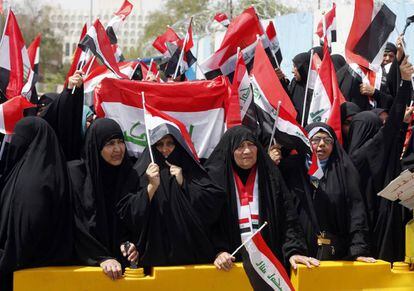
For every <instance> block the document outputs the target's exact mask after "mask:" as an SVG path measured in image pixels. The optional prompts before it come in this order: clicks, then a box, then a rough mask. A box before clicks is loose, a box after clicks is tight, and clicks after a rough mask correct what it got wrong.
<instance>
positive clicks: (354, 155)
mask: <svg viewBox="0 0 414 291" xmlns="http://www.w3.org/2000/svg"><path fill="white" fill-rule="evenodd" d="M410 94H411V84H410V82H408V81H403V82H402V83H401V86H399V88H398V94H397V97H396V99H395V101H394V103H393V105H392V107H391V110H390V113H389V116H388V119H387V122H386V123H385V125H384V126H383V127H381V125H382V122H381V120H380V118H379V117H378V116H377V115H376V114H375V113H374V112H361V113H359V114H357V115H355V116H354V118H353V119H352V122H351V127H350V132H349V139H350V146H349V150H348V152H349V155H350V157H351V159H352V161H353V162H354V165H355V166H356V168H357V169H358V171H359V173H360V176H361V177H363V179H361V189H362V191H364V192H365V195H366V201H367V206H368V213H369V218H370V224H371V231H372V232H373V239H372V241H373V247H374V255H375V256H377V257H378V258H380V259H384V260H387V261H396V260H397V261H398V260H402V259H403V258H404V222H403V218H402V206H400V205H398V202H391V201H388V200H386V199H385V198H382V197H379V196H377V193H378V192H380V191H381V190H382V189H383V188H384V187H385V186H387V185H388V183H389V182H391V181H392V179H394V178H395V177H396V176H397V175H398V174H399V173H400V171H401V166H400V156H401V152H402V147H403V137H404V136H405V134H404V133H403V132H401V130H402V128H403V117H404V112H405V104H406V102H407V100H408V99H409V97H410Z"/></svg>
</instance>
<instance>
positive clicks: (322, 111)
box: [308, 43, 345, 143]
mask: <svg viewBox="0 0 414 291" xmlns="http://www.w3.org/2000/svg"><path fill="white" fill-rule="evenodd" d="M343 102H345V98H344V97H343V95H342V92H341V90H340V89H339V86H338V80H337V78H336V73H335V67H334V65H333V63H332V59H331V55H330V53H329V49H328V45H327V43H325V44H324V58H323V61H322V63H321V66H320V69H319V72H318V76H317V78H316V82H315V88H314V90H313V97H312V102H311V105H310V107H309V116H308V124H311V123H314V122H325V123H327V124H329V125H330V126H331V127H332V128H333V129H334V131H335V133H336V136H337V138H338V140H339V142H341V143H342V134H341V111H340V106H341V104H342V103H343Z"/></svg>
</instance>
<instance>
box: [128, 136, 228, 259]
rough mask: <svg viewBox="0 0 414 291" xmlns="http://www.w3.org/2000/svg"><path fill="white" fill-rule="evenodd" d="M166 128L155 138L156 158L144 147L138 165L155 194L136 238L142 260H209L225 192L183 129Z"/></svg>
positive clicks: (146, 183) (153, 148) (150, 191)
mask: <svg viewBox="0 0 414 291" xmlns="http://www.w3.org/2000/svg"><path fill="white" fill-rule="evenodd" d="M164 129H165V130H163V131H162V132H161V131H160V132H158V135H157V136H158V138H151V142H152V143H154V144H153V145H152V147H151V148H152V152H153V155H154V163H151V159H150V155H149V151H148V148H146V150H145V151H144V152H143V154H142V155H141V157H140V159H139V160H138V162H137V164H136V166H135V168H136V170H137V171H138V174H139V176H140V177H141V181H142V183H143V185H142V186H143V188H144V189H147V191H146V192H147V193H148V195H149V196H150V200H151V202H150V205H149V206H148V208H147V210H148V209H149V215H148V216H147V218H146V220H145V221H144V222H143V224H144V226H143V231H142V232H141V236H140V239H139V242H138V250H139V253H140V254H141V255H142V256H141V258H140V265H142V266H144V267H148V266H162V265H188V264H201V263H209V262H211V261H212V260H213V259H214V256H215V252H214V249H213V245H212V243H211V239H210V227H211V225H212V224H213V223H214V222H216V221H217V219H218V215H219V212H220V210H221V207H222V204H223V201H224V193H223V191H222V189H220V188H219V187H217V186H216V185H215V184H214V183H213V182H212V180H211V179H210V177H209V176H208V175H207V173H206V172H205V170H204V169H203V168H202V167H201V165H200V164H199V163H198V162H197V161H196V160H195V159H194V157H193V155H192V153H191V151H190V150H189V148H188V146H187V145H186V143H185V142H184V140H183V138H182V137H181V134H180V133H179V132H178V131H175V130H174V129H167V128H164ZM122 202H124V200H123V201H122ZM134 204H135V205H136V203H134ZM142 211H143V209H142ZM136 213H139V211H136ZM139 216H140V217H142V216H143V215H142V214H139Z"/></svg>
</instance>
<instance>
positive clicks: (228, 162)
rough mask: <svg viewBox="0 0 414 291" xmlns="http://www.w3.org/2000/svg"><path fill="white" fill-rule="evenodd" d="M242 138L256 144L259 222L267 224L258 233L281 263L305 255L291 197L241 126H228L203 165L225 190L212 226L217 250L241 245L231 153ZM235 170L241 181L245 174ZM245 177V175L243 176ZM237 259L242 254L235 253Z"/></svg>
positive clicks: (257, 144) (278, 176)
mask: <svg viewBox="0 0 414 291" xmlns="http://www.w3.org/2000/svg"><path fill="white" fill-rule="evenodd" d="M245 140H248V141H251V142H253V143H254V144H255V145H256V146H257V163H256V165H257V169H258V179H259V180H258V185H259V225H262V224H263V223H264V222H265V221H267V222H268V223H269V225H268V226H267V227H265V228H264V229H263V230H262V231H261V233H262V236H263V238H264V240H265V241H266V243H267V245H268V246H269V248H270V249H271V250H272V252H273V253H274V254H275V255H276V257H277V258H278V259H279V260H280V261H281V262H282V263H285V264H286V263H287V261H288V259H289V258H290V257H291V256H292V255H295V254H305V253H306V246H305V243H304V240H303V232H302V230H301V228H300V226H299V224H298V220H297V215H296V213H295V211H294V209H293V205H292V197H291V196H290V192H289V191H288V190H287V188H286V186H285V184H284V181H283V179H282V176H281V174H280V172H279V170H278V168H277V167H276V166H275V164H274V162H273V161H272V160H271V159H270V157H269V156H268V155H267V154H266V153H265V151H264V149H263V148H262V147H261V145H260V144H259V143H258V141H257V139H256V137H255V136H254V135H253V133H252V132H251V131H250V130H249V129H248V128H246V127H244V126H236V127H233V128H231V129H229V130H228V131H227V132H226V133H225V134H224V135H223V137H222V139H221V140H220V142H219V144H218V145H217V146H216V148H215V149H214V151H213V153H212V154H211V155H210V157H209V158H208V160H207V162H206V164H205V166H206V169H207V171H208V173H209V174H210V176H211V177H212V178H213V179H214V181H215V182H217V183H218V184H219V186H221V187H223V188H224V189H225V191H226V193H227V199H226V203H225V206H224V208H223V210H222V212H221V216H220V220H219V222H218V223H217V224H216V225H215V231H214V236H213V237H214V243H215V247H216V252H217V253H218V252H222V251H226V252H228V253H232V252H233V251H234V250H235V249H236V248H237V247H238V246H239V245H240V244H241V238H240V229H239V219H238V210H237V199H238V198H237V197H236V190H235V185H234V177H233V166H234V165H235V162H234V158H233V153H234V151H235V149H236V148H237V147H238V146H239V145H240V144H241V143H242V142H243V141H245ZM242 172H243V171H240V170H239V171H238V173H239V176H240V178H241V179H242V180H245V176H246V174H243V173H242ZM243 177H244V178H243ZM236 258H237V260H240V259H241V257H239V256H236Z"/></svg>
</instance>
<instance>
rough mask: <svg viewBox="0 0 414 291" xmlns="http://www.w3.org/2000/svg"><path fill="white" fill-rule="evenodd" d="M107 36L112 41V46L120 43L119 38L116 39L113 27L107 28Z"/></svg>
mask: <svg viewBox="0 0 414 291" xmlns="http://www.w3.org/2000/svg"><path fill="white" fill-rule="evenodd" d="M106 34H107V35H108V37H109V40H110V41H111V44H116V43H118V39H117V37H116V34H115V31H114V28H113V27H112V26H108V27H107V28H106Z"/></svg>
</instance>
